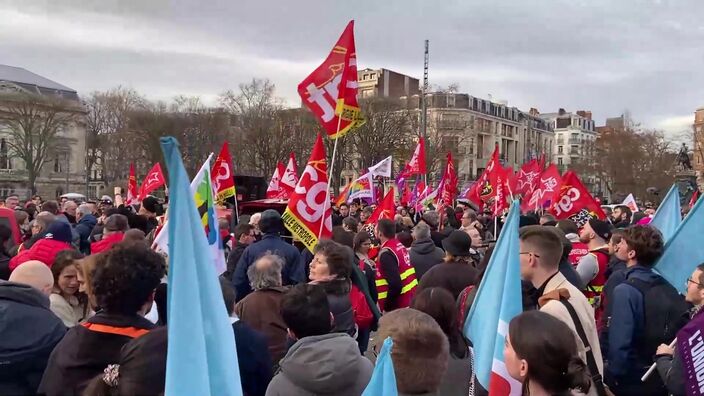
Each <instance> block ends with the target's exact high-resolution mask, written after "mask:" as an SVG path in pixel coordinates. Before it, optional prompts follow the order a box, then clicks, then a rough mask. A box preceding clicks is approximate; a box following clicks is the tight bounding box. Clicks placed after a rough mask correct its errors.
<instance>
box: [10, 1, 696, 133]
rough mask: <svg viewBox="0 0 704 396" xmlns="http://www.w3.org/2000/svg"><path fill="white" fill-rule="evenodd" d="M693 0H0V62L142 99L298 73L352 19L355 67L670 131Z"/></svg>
mask: <svg viewBox="0 0 704 396" xmlns="http://www.w3.org/2000/svg"><path fill="white" fill-rule="evenodd" d="M702 15H704V1H702V0H671V1H668V0H660V1H658V0H618V1H614V0H564V1H563V0H503V1H486V0H483V1H450V0H443V1H417V0H394V1H391V0H385V1H378V0H377V1H370V0H354V1H345V2H342V1H330V0H316V1H305V0H296V1H292V0H281V1H267V0H259V1H251V0H208V1H203V0H171V1H165V0H150V1H145V0H101V1H89V0H85V1H82V0H42V1H40V0H0V63H2V64H8V65H13V66H21V67H24V68H27V69H29V70H31V71H33V72H35V73H38V74H40V75H43V76H45V77H47V78H50V79H53V80H55V81H57V82H59V83H61V84H64V85H67V86H69V87H72V88H74V89H76V90H78V92H79V94H80V95H86V94H88V93H90V92H91V91H94V90H106V89H109V88H111V87H115V86H117V85H124V86H129V87H132V88H135V89H136V90H138V91H139V92H141V93H143V94H145V95H146V96H147V97H149V98H152V99H169V98H171V97H173V96H174V95H177V94H184V95H198V96H201V97H202V98H203V99H205V100H206V101H207V102H208V103H214V100H215V98H216V97H217V95H218V94H219V93H220V92H222V91H223V90H225V89H228V88H230V89H236V88H237V86H238V84H240V83H243V82H247V81H249V80H251V79H252V78H253V77H257V78H269V79H270V80H272V81H273V82H274V83H275V84H276V87H277V93H278V95H280V96H282V97H284V98H285V99H286V100H287V102H288V103H289V104H290V105H292V106H293V105H297V104H298V103H299V99H298V97H297V93H296V86H297V84H298V83H299V82H300V81H301V80H302V79H303V78H304V77H305V76H306V75H307V74H308V73H310V72H311V71H312V70H313V69H314V68H315V67H316V66H317V65H318V64H319V63H320V62H321V61H322V60H323V59H324V58H325V56H326V55H327V53H328V52H329V51H330V49H331V47H332V45H333V44H334V43H335V41H336V40H337V38H338V36H339V35H340V33H341V32H342V30H343V29H344V27H345V24H346V23H347V21H348V20H350V19H355V21H356V22H355V35H356V44H357V54H358V64H359V66H360V68H364V67H371V68H380V67H385V68H388V69H392V70H395V71H398V72H401V73H406V74H410V75H412V76H415V77H418V78H422V72H423V70H422V68H423V40H424V39H426V38H427V39H429V40H430V83H431V84H437V85H441V86H442V85H447V84H449V83H452V82H457V83H459V86H460V92H467V93H469V94H471V95H475V96H479V97H485V98H487V97H488V96H489V95H491V96H492V97H493V98H494V100H506V101H508V103H509V105H511V106H516V107H518V108H520V109H522V110H526V111H527V110H528V109H530V108H531V107H536V108H538V109H539V110H540V111H541V112H554V111H557V109H558V108H560V107H563V108H565V109H567V110H568V111H575V110H580V109H585V110H592V111H593V113H594V117H595V119H596V122H597V125H600V124H603V122H604V119H605V118H606V117H613V116H618V115H620V114H621V113H622V112H623V111H624V110H626V109H628V110H629V111H630V112H631V115H632V117H633V119H634V120H636V121H639V122H641V123H642V124H643V125H644V126H646V127H652V128H663V129H666V130H667V131H669V132H671V133H673V134H675V133H677V132H679V131H682V130H684V129H686V128H687V127H688V125H690V124H691V123H692V122H693V112H694V110H695V109H696V108H698V107H701V106H704V18H702Z"/></svg>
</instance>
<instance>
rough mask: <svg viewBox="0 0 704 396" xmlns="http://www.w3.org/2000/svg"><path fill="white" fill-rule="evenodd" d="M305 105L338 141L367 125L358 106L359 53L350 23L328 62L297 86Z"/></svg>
mask: <svg viewBox="0 0 704 396" xmlns="http://www.w3.org/2000/svg"><path fill="white" fill-rule="evenodd" d="M298 94H299V95H300V96H301V99H302V100H303V103H305V105H306V106H308V108H309V109H310V110H311V111H312V112H313V114H315V116H316V117H317V118H318V121H320V123H321V124H322V126H323V128H324V129H325V131H326V132H327V134H328V136H330V138H332V139H336V138H338V137H340V136H343V135H344V134H346V133H347V132H349V131H350V130H351V129H353V128H356V127H358V126H360V125H362V124H364V119H363V118H362V116H361V112H360V109H359V104H357V53H356V50H355V45H354V21H350V22H349V23H348V24H347V27H346V28H345V31H344V32H342V35H341V36H340V38H339V39H338V40H337V43H336V44H335V47H334V48H333V49H332V51H330V54H329V55H328V57H327V59H325V61H324V62H323V63H322V64H321V65H320V66H318V68H317V69H315V70H314V71H313V73H311V74H310V75H309V76H308V77H306V79H305V80H303V81H302V82H301V83H300V84H298Z"/></svg>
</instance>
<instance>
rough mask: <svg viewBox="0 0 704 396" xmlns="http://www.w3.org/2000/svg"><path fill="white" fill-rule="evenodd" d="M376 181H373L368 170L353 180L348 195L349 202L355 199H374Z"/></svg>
mask: <svg viewBox="0 0 704 396" xmlns="http://www.w3.org/2000/svg"><path fill="white" fill-rule="evenodd" d="M372 186H374V183H372V175H371V173H369V172H367V173H365V174H363V175H362V176H360V177H359V178H358V179H357V180H355V181H353V182H352V185H351V186H350V189H349V195H348V196H347V202H351V201H352V200H354V199H357V198H359V199H371V200H372V201H374V188H372Z"/></svg>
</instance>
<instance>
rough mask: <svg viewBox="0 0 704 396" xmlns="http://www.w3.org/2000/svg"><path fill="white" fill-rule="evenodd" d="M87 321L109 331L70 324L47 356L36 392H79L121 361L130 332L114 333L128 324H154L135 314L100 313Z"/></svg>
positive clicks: (142, 326)
mask: <svg viewBox="0 0 704 396" xmlns="http://www.w3.org/2000/svg"><path fill="white" fill-rule="evenodd" d="M87 323H89V324H97V325H103V326H108V327H109V329H111V331H112V332H105V331H95V330H90V329H88V328H87V327H85V326H82V325H79V326H75V327H72V328H71V329H70V330H69V331H68V333H66V336H65V337H64V338H63V340H61V342H60V343H59V344H58V345H57V346H56V348H54V351H53V352H52V353H51V356H50V357H49V363H48V364H47V367H46V371H45V372H44V376H43V377H42V382H41V385H39V393H40V394H42V395H47V396H52V395H56V396H59V395H60V396H64V395H65V396H69V395H79V394H81V392H83V390H84V389H85V387H86V385H88V382H90V380H91V379H92V378H93V377H95V376H96V375H98V374H100V373H102V372H103V370H104V369H105V367H107V365H109V364H117V363H119V361H120V350H121V349H122V347H123V346H124V345H125V344H126V343H128V342H129V341H130V340H132V339H133V338H136V337H134V336H133V335H125V334H116V332H117V333H119V332H124V330H127V329H128V328H130V327H134V328H135V329H140V330H151V329H152V328H154V324H153V323H152V322H150V321H148V320H147V319H145V318H143V317H141V316H137V315H136V314H135V315H134V316H124V315H114V314H109V313H105V312H99V313H98V314H96V315H95V316H93V317H92V318H90V319H88V320H87Z"/></svg>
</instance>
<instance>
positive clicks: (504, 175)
mask: <svg viewBox="0 0 704 396" xmlns="http://www.w3.org/2000/svg"><path fill="white" fill-rule="evenodd" d="M512 172H513V169H511V168H504V167H503V166H500V165H499V166H497V167H496V168H495V171H494V172H493V174H494V176H493V177H492V179H494V180H493V181H492V185H494V186H496V196H495V197H494V205H493V208H492V209H493V212H494V216H501V215H502V214H503V213H504V211H505V210H508V208H509V196H510V195H511V194H510V192H509V188H508V181H509V178H510V177H511V174H512Z"/></svg>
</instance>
